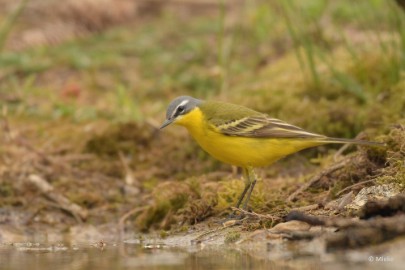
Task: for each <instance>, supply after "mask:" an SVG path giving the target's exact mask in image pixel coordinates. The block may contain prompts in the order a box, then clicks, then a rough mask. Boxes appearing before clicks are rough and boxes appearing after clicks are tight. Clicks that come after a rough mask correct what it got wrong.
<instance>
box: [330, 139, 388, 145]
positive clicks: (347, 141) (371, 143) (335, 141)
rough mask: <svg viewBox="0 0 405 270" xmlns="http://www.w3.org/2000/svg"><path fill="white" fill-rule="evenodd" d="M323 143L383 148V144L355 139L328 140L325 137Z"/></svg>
mask: <svg viewBox="0 0 405 270" xmlns="http://www.w3.org/2000/svg"><path fill="white" fill-rule="evenodd" d="M323 141H325V142H328V143H352V144H361V145H370V146H384V145H385V144H384V143H380V142H369V141H363V140H356V139H341V138H330V137H327V138H325V139H324V140H323Z"/></svg>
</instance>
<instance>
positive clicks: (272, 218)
mask: <svg viewBox="0 0 405 270" xmlns="http://www.w3.org/2000/svg"><path fill="white" fill-rule="evenodd" d="M231 209H232V210H233V211H239V212H241V213H243V214H245V215H248V216H253V217H257V218H259V219H270V220H271V221H272V222H274V220H281V218H280V217H277V216H273V215H269V214H266V215H262V214H258V213H255V212H249V211H246V210H243V209H241V208H236V207H231Z"/></svg>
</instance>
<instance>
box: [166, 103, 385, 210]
mask: <svg viewBox="0 0 405 270" xmlns="http://www.w3.org/2000/svg"><path fill="white" fill-rule="evenodd" d="M170 124H176V125H180V126H184V127H185V128H186V129H187V130H188V132H189V133H190V134H191V136H192V137H193V138H194V140H195V141H196V142H197V143H198V144H199V145H200V146H201V148H202V149H203V150H205V151H206V152H207V153H208V154H210V155H211V156H213V157H214V158H216V159H218V160H219V161H222V162H224V163H227V164H230V165H234V166H238V167H240V168H242V172H243V177H244V179H245V187H244V189H243V191H242V193H241V194H240V195H239V197H238V200H237V203H236V208H239V207H240V205H241V204H242V202H243V206H242V209H244V210H247V208H248V203H249V200H250V197H251V194H252V191H253V189H254V187H255V184H256V182H257V176H256V174H255V171H254V170H255V168H258V167H265V166H269V165H271V164H272V163H274V162H276V161H277V160H279V159H281V158H283V157H285V156H288V155H290V154H293V153H295V152H298V151H300V150H303V149H306V148H310V147H314V146H319V145H324V144H329V143H340V144H347V143H350V144H361V145H369V146H380V145H382V143H378V142H370V141H364V140H356V139H343V138H332V137H328V136H325V135H321V134H316V133H312V132H309V131H306V130H304V129H302V128H300V127H297V126H294V125H291V124H289V123H286V122H284V121H282V120H279V119H276V118H272V117H270V116H269V115H267V114H264V113H261V112H258V111H255V110H252V109H250V108H247V107H244V106H241V105H236V104H232V103H225V102H219V101H204V100H200V99H197V98H194V97H190V96H179V97H177V98H175V99H174V100H173V101H172V102H171V103H170V104H169V106H168V108H167V111H166V119H165V121H164V122H163V124H162V125H161V127H160V129H163V128H165V127H167V126H168V125H170Z"/></svg>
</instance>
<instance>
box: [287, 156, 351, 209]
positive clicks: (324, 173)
mask: <svg viewBox="0 0 405 270" xmlns="http://www.w3.org/2000/svg"><path fill="white" fill-rule="evenodd" d="M352 160H353V159H352V158H347V159H344V160H342V161H341V162H339V163H337V164H335V165H333V166H331V167H329V168H327V169H325V170H323V171H322V172H320V173H318V174H317V175H315V177H313V178H312V179H311V180H310V181H309V182H307V183H305V184H304V185H303V186H301V187H300V188H299V189H297V190H296V191H294V193H292V194H291V195H290V196H289V197H288V198H287V201H288V202H291V201H294V200H295V198H296V197H297V196H298V194H300V193H302V192H303V191H305V190H306V189H308V188H310V187H311V186H312V185H313V184H315V183H317V182H318V181H319V180H321V179H322V177H324V176H327V175H328V174H331V173H333V172H335V171H337V170H339V169H341V168H343V167H344V166H346V165H347V164H349V163H350V162H352Z"/></svg>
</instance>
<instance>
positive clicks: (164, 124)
mask: <svg viewBox="0 0 405 270" xmlns="http://www.w3.org/2000/svg"><path fill="white" fill-rule="evenodd" d="M173 120H174V118H172V119H166V120H165V121H164V122H163V124H162V125H161V126H160V128H159V129H163V128H165V127H167V126H168V125H170V124H171V123H173Z"/></svg>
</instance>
